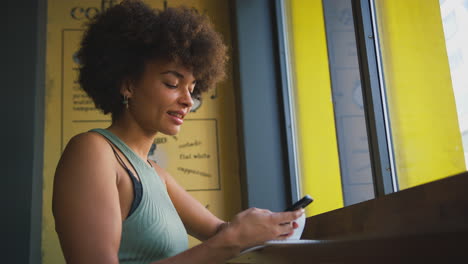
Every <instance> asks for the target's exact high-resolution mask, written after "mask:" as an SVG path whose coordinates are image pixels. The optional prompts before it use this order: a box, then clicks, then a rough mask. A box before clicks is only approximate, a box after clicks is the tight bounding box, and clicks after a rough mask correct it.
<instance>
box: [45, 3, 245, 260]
mask: <svg viewBox="0 0 468 264" xmlns="http://www.w3.org/2000/svg"><path fill="white" fill-rule="evenodd" d="M118 2H119V1H116V0H67V1H63V0H49V1H48V15H47V16H48V18H47V56H46V96H45V103H46V104H45V105H46V109H45V111H46V117H45V133H44V134H45V139H44V140H45V146H44V173H43V174H44V181H43V182H44V189H43V219H42V223H43V227H42V256H43V259H42V262H43V263H54V264H56V263H65V261H64V259H63V255H62V253H61V249H60V244H59V241H58V237H57V235H56V233H55V224H54V219H53V216H52V209H51V204H52V188H53V176H54V171H55V168H56V165H57V162H58V160H59V158H60V155H61V153H62V151H63V149H64V148H65V146H66V144H67V142H68V141H69V140H70V138H71V137H73V136H74V135H76V134H78V133H82V132H85V131H88V130H90V129H92V128H105V127H108V126H109V125H110V116H108V115H103V114H102V113H101V112H100V111H99V110H97V109H95V107H94V103H93V102H92V100H91V99H90V98H89V97H88V96H87V95H86V93H85V92H83V91H82V90H81V88H80V85H79V84H78V82H77V78H78V66H79V65H78V60H77V58H76V52H77V51H78V46H79V42H80V39H81V36H82V34H83V32H84V25H85V23H86V22H87V21H88V20H89V18H92V17H94V16H95V15H96V14H98V13H99V12H101V11H102V10H105V9H107V8H109V7H110V6H112V5H114V4H116V3H118ZM146 3H148V4H149V5H151V6H152V7H154V8H160V9H163V8H166V7H168V6H179V5H185V6H188V7H194V8H196V9H198V10H199V11H200V12H203V13H205V14H207V15H208V16H209V17H210V19H211V20H212V22H213V24H214V25H215V28H216V30H218V31H219V32H220V33H221V34H222V35H223V38H224V40H225V42H226V43H227V45H228V46H229V47H230V46H231V45H230V43H231V32H230V29H231V25H230V23H231V21H230V11H229V2H228V1H218V0H166V1H163V0H147V1H146ZM231 72H232V65H231V64H228V71H227V75H228V77H227V79H226V80H225V81H223V82H222V83H220V84H218V85H217V87H213V89H212V90H210V91H209V92H208V93H207V94H204V95H203V100H202V101H201V102H200V103H199V104H198V105H197V106H196V109H194V111H193V112H192V113H190V114H189V115H188V116H187V118H186V119H185V122H184V125H183V126H182V129H181V131H180V133H179V134H178V135H176V136H167V135H163V134H158V135H157V136H156V138H155V139H154V145H153V148H152V149H151V151H150V153H149V158H150V159H153V160H155V161H156V162H157V163H158V164H160V165H161V166H162V167H163V168H165V169H166V170H167V171H169V172H170V173H171V175H172V176H173V177H174V178H175V179H176V180H177V181H178V182H179V183H180V184H181V185H182V186H183V187H184V188H185V189H186V190H187V191H189V192H190V193H191V194H192V195H193V196H194V197H195V198H196V199H197V200H198V201H200V202H201V203H202V204H203V205H204V206H206V207H207V208H208V209H209V210H210V211H212V212H213V213H214V214H215V215H217V216H218V217H220V218H221V219H224V220H228V219H230V218H231V217H232V216H234V215H235V214H236V213H237V212H239V211H240V210H241V203H240V183H239V163H238V145H237V133H236V130H237V129H236V113H235V105H234V102H235V100H234V86H233V81H232V79H231V76H232V74H231ZM197 243H198V241H197V240H195V239H194V238H190V245H191V246H193V245H195V244H197Z"/></svg>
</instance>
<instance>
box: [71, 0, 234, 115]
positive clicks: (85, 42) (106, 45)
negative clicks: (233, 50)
mask: <svg viewBox="0 0 468 264" xmlns="http://www.w3.org/2000/svg"><path fill="white" fill-rule="evenodd" d="M226 53H227V48H226V46H225V44H224V43H223V41H222V38H221V35H220V34H219V33H217V32H216V31H215V30H214V28H213V25H212V24H211V22H210V21H209V19H208V18H207V17H206V16H204V15H202V14H200V13H198V11H197V10H195V9H190V8H186V7H179V8H167V9H166V10H164V11H162V10H155V9H152V8H150V7H149V6H148V5H146V4H144V3H143V2H141V1H139V0H124V1H123V2H121V3H120V4H118V5H115V6H113V7H111V8H109V9H107V10H106V11H105V12H103V13H101V14H99V15H98V16H97V17H95V18H94V19H92V20H91V21H90V22H89V24H88V28H87V30H86V32H85V34H84V36H83V39H82V41H81V46H80V49H79V51H78V59H79V61H80V71H79V83H80V85H81V87H82V88H83V90H84V91H85V92H86V93H87V94H88V95H89V96H90V97H91V98H92V99H93V101H94V103H95V105H96V107H97V108H99V109H101V110H102V111H103V112H104V114H108V113H111V114H112V119H114V120H115V119H116V118H118V116H119V115H120V114H121V112H122V110H123V105H122V95H121V94H120V87H121V84H122V83H123V82H124V81H126V80H133V81H138V80H139V78H141V76H142V74H143V72H144V70H145V66H146V64H147V63H148V62H149V61H154V60H159V59H161V60H171V61H176V62H178V63H181V64H182V65H184V66H185V67H187V68H189V69H191V70H192V71H193V75H194V77H195V78H196V80H197V84H196V87H195V90H194V92H193V96H194V97H195V98H198V97H199V96H200V95H201V93H202V92H205V91H207V90H208V88H210V87H212V86H214V84H216V83H217V82H218V81H220V80H222V79H223V77H224V75H225V64H226V61H227V54H226Z"/></svg>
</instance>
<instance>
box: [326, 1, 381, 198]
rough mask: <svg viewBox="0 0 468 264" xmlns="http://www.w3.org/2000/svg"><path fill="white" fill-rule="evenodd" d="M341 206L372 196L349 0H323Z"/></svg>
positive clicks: (371, 180) (367, 146)
mask: <svg viewBox="0 0 468 264" xmlns="http://www.w3.org/2000/svg"><path fill="white" fill-rule="evenodd" d="M323 10H324V14H325V26H326V32H327V43H328V60H329V64H330V76H331V84H332V85H331V89H332V98H333V108H334V113H335V125H336V134H337V138H338V149H339V158H340V168H341V179H342V186H343V196H344V202H345V205H351V204H355V203H359V202H362V201H365V200H369V199H372V198H374V197H375V194H374V183H373V179H372V168H371V161H370V154H369V143H368V137H367V130H366V117H365V113H364V104H363V97H362V89H361V77H360V71H359V62H358V56H357V47H356V37H355V31H354V23H353V13H352V8H351V1H350V0H325V1H323Z"/></svg>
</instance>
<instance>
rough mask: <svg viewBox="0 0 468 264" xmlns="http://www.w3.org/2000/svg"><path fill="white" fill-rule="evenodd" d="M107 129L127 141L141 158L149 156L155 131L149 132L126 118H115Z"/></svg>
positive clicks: (144, 158)
mask: <svg viewBox="0 0 468 264" xmlns="http://www.w3.org/2000/svg"><path fill="white" fill-rule="evenodd" d="M107 130H109V131H110V132H112V133H113V134H115V135H116V136H117V137H119V138H120V139H121V140H122V141H123V142H125V144H127V146H129V147H130V148H131V149H132V150H133V151H134V152H135V153H136V154H137V155H138V156H139V157H140V158H142V159H143V160H146V159H147V158H148V153H149V151H150V149H151V145H152V144H153V141H154V138H155V136H156V133H155V132H147V131H145V130H144V129H143V128H142V127H141V126H139V125H138V124H137V123H136V122H132V121H130V120H128V119H127V120H126V119H125V118H120V119H118V120H114V121H113V122H112V124H111V126H110V127H108V128H107Z"/></svg>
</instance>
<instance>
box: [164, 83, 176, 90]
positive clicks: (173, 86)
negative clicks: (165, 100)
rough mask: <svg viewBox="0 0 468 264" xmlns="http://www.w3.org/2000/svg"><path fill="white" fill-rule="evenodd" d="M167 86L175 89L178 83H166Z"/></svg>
mask: <svg viewBox="0 0 468 264" xmlns="http://www.w3.org/2000/svg"><path fill="white" fill-rule="evenodd" d="M164 84H165V85H166V86H167V87H169V88H171V89H175V88H177V85H171V84H169V83H164Z"/></svg>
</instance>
